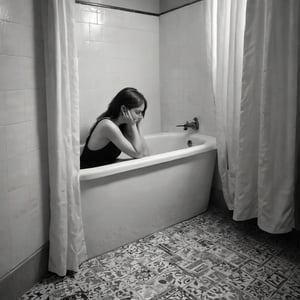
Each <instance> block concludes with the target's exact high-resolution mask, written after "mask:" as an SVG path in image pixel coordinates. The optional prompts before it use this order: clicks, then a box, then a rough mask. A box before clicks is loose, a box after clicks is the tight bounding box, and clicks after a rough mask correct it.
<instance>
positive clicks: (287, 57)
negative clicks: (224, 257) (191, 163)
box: [205, 0, 299, 233]
mask: <svg viewBox="0 0 300 300" xmlns="http://www.w3.org/2000/svg"><path fill="white" fill-rule="evenodd" d="M298 2H299V1H298V0H276V1H275V0H251V1H247V0H242V1H240V0H238V1H235V0H232V1H231V0H224V1H218V0H209V1H205V6H206V18H207V19H206V22H207V26H206V27H207V37H208V39H207V42H208V61H209V62H210V69H211V74H212V82H213V83H212V85H213V89H214V95H215V104H216V122H217V147H218V166H219V172H220V176H221V181H222V188H223V192H224V198H225V201H226V204H227V206H228V208H229V209H231V210H233V218H234V219H235V220H247V219H251V218H257V220H258V221H257V222H258V226H259V227H260V228H261V229H263V230H265V231H267V232H271V233H284V232H288V231H290V230H292V228H293V226H294V181H295V147H296V142H295V137H296V111H297V57H298V51H299V50H298V48H297V47H298V34H299V33H298V23H297V22H298V17H299V3H298Z"/></svg>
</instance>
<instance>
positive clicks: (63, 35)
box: [42, 0, 87, 276]
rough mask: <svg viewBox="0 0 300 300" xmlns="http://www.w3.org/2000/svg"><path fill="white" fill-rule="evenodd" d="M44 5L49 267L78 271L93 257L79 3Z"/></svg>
mask: <svg viewBox="0 0 300 300" xmlns="http://www.w3.org/2000/svg"><path fill="white" fill-rule="evenodd" d="M42 3H43V5H42V15H43V29H44V47H45V77H46V96H47V119H48V157H49V178H50V233H49V240H50V253H49V271H51V272H54V273H56V274H58V275H60V276H64V275H66V273H67V271H68V270H70V271H77V270H78V267H79V264H80V263H81V262H82V261H84V260H85V259H86V258H87V254H86V246H85V241H84V233H83V225H82V219H81V202H80V189H79V169H80V167H79V155H80V142H79V90H78V89H79V85H78V64H77V51H76V44H75V22H74V7H73V6H74V2H73V1H62V0H44V1H43V2H42Z"/></svg>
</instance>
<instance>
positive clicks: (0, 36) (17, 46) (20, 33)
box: [0, 22, 35, 57]
mask: <svg viewBox="0 0 300 300" xmlns="http://www.w3.org/2000/svg"><path fill="white" fill-rule="evenodd" d="M0 40H1V43H0V54H9V55H19V56H28V57H33V56H34V53H35V52H34V47H35V44H34V31H33V30H32V28H31V27H29V26H24V25H22V24H16V23H10V22H2V23H1V24H0Z"/></svg>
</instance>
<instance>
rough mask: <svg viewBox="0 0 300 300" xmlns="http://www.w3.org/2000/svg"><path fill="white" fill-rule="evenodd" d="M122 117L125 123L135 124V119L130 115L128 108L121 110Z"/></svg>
mask: <svg viewBox="0 0 300 300" xmlns="http://www.w3.org/2000/svg"><path fill="white" fill-rule="evenodd" d="M122 118H123V120H124V121H125V123H126V124H127V125H130V126H133V125H135V124H136V121H135V120H134V118H133V117H132V115H131V113H130V111H129V110H128V109H126V110H125V109H124V110H122Z"/></svg>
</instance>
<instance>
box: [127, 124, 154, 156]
mask: <svg viewBox="0 0 300 300" xmlns="http://www.w3.org/2000/svg"><path fill="white" fill-rule="evenodd" d="M124 134H125V137H126V138H127V139H128V140H129V141H130V143H131V144H132V145H133V147H134V148H135V150H136V151H138V152H139V153H141V154H142V156H147V155H149V150H148V146H147V144H146V141H145V139H144V137H143V135H142V134H141V132H140V129H139V126H138V124H137V123H134V124H130V125H128V124H127V125H126V132H125V133H124Z"/></svg>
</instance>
